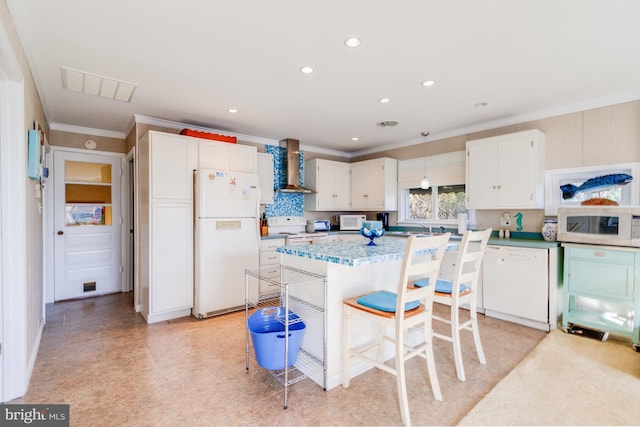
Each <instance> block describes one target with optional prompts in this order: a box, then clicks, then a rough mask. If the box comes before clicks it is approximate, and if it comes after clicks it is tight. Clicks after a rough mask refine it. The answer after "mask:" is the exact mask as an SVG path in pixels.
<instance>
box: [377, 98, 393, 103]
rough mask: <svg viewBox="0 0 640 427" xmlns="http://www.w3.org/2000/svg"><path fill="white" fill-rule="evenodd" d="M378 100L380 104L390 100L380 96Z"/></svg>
mask: <svg viewBox="0 0 640 427" xmlns="http://www.w3.org/2000/svg"><path fill="white" fill-rule="evenodd" d="M379 101H380V102H381V103H382V104H386V103H387V102H389V101H391V100H390V99H389V98H380V99H379Z"/></svg>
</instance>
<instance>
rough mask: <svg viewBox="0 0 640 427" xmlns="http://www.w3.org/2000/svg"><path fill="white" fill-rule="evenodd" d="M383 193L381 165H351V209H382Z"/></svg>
mask: <svg viewBox="0 0 640 427" xmlns="http://www.w3.org/2000/svg"><path fill="white" fill-rule="evenodd" d="M384 191H385V186H384V165H383V164H382V163H379V162H375V163H360V164H358V163H354V164H353V165H351V209H353V210H368V209H384V196H385V194H384Z"/></svg>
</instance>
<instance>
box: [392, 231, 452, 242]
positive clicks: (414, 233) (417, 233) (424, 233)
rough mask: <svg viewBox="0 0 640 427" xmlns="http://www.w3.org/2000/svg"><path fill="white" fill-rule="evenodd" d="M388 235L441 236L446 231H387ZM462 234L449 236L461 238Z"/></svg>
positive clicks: (450, 238)
mask: <svg viewBox="0 0 640 427" xmlns="http://www.w3.org/2000/svg"><path fill="white" fill-rule="evenodd" d="M387 234H388V235H392V236H402V237H409V236H418V237H424V236H439V235H441V234H445V233H441V232H439V231H438V232H432V233H429V232H423V231H390V232H388V233H387ZM461 239H462V236H460V235H457V234H451V237H449V240H461Z"/></svg>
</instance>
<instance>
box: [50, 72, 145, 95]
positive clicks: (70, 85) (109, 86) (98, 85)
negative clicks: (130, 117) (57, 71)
mask: <svg viewBox="0 0 640 427" xmlns="http://www.w3.org/2000/svg"><path fill="white" fill-rule="evenodd" d="M61 71H62V87H63V88H65V89H69V90H72V91H74V92H81V93H86V94H87V95H96V96H101V97H103V98H107V99H114V100H116V101H124V102H131V98H133V94H134V92H135V91H136V88H137V87H138V85H137V84H136V83H130V82H125V81H123V80H116V79H112V78H110V77H105V76H99V75H97V74H91V73H87V72H85V71H79V70H74V69H72V68H66V67H61Z"/></svg>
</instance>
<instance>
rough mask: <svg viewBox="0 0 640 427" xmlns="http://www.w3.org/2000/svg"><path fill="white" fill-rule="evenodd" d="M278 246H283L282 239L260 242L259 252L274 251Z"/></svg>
mask: <svg viewBox="0 0 640 427" xmlns="http://www.w3.org/2000/svg"><path fill="white" fill-rule="evenodd" d="M279 246H284V239H267V240H260V250H261V251H275V250H276V249H277V248H278V247H279Z"/></svg>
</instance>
